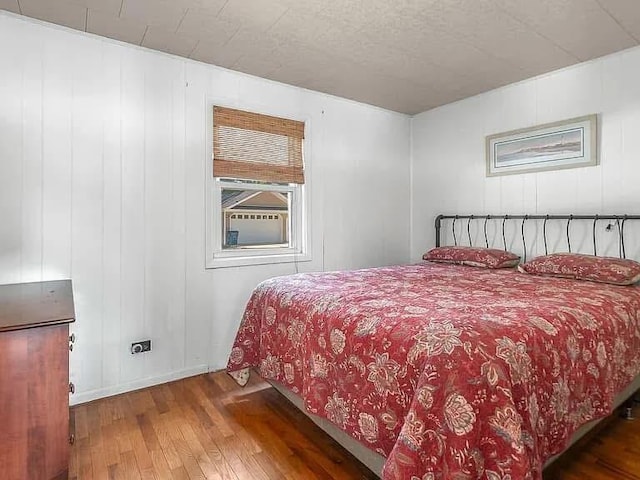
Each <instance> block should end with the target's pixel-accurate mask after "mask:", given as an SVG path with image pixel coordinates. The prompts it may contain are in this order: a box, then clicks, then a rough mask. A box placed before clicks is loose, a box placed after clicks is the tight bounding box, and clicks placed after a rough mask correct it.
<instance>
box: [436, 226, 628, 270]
mask: <svg viewBox="0 0 640 480" xmlns="http://www.w3.org/2000/svg"><path fill="white" fill-rule="evenodd" d="M444 220H452V222H451V230H452V233H453V242H454V245H456V246H458V244H460V245H461V244H462V243H461V242H458V237H457V234H456V223H457V222H458V221H459V220H466V221H467V222H466V223H467V237H468V240H469V246H473V241H472V239H471V222H472V221H474V220H476V221H482V222H483V227H482V230H483V233H484V242H485V246H486V247H487V248H489V236H488V234H487V223H488V222H489V221H490V220H502V243H503V247H504V250H505V251H506V250H507V238H506V234H505V224H506V222H507V220H520V221H521V224H520V235H521V238H522V249H523V252H524V255H523V260H524V261H526V260H527V239H526V235H525V228H524V227H525V223H526V222H527V221H529V220H531V221H542V222H543V223H542V236H543V239H544V252H545V255H548V253H549V248H548V244H547V222H549V221H550V220H552V221H566V237H567V246H568V248H569V252H571V234H570V230H571V222H573V221H574V220H590V221H592V222H593V224H592V236H593V239H592V240H593V255H597V254H598V246H597V240H596V226H597V224H598V222H599V221H602V220H607V221H609V222H615V226H616V227H617V230H618V239H619V242H618V245H619V248H618V250H619V252H618V254H619V257H620V258H627V252H626V249H625V243H624V226H625V222H626V221H627V220H640V215H438V216H437V217H436V221H435V229H436V247H439V246H440V244H441V237H442V224H443V221H444ZM612 226H613V224H612V223H609V224H608V225H607V229H610V228H611V227H612Z"/></svg>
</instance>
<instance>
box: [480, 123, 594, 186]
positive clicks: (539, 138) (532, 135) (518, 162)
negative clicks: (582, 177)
mask: <svg viewBox="0 0 640 480" xmlns="http://www.w3.org/2000/svg"><path fill="white" fill-rule="evenodd" d="M596 139H597V116H596V115H588V116H586V117H579V118H572V119H570V120H564V121H561V122H555V123H547V124H545V125H539V126H536V127H531V128H524V129H521V130H513V131H511V132H505V133H499V134H496V135H490V136H488V137H487V139H486V148H487V152H486V156H487V176H488V177H493V176H496V175H510V174H515V173H527V172H540V171H543V170H558V169H562V168H577V167H588V166H593V165H597V164H598V155H597V145H596Z"/></svg>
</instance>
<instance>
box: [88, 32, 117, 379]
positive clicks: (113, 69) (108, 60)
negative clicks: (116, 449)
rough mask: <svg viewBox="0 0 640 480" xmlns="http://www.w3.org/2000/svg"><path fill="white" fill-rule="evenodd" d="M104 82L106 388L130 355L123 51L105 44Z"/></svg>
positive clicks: (103, 320) (103, 54)
mask: <svg viewBox="0 0 640 480" xmlns="http://www.w3.org/2000/svg"><path fill="white" fill-rule="evenodd" d="M102 52H103V53H102V57H103V62H102V71H101V72H100V75H101V76H102V78H103V79H104V82H103V86H104V97H105V101H104V105H103V106H102V118H103V138H102V154H103V165H102V175H103V193H102V195H103V237H102V275H103V291H102V297H103V299H102V304H103V316H102V349H103V355H102V356H103V359H105V360H104V361H103V364H102V382H103V385H104V386H113V385H117V384H118V383H119V381H120V363H121V358H122V356H123V355H124V353H126V347H125V346H124V345H122V343H121V341H120V338H121V310H120V306H121V298H122V292H121V290H120V285H121V281H122V276H121V268H122V264H121V260H120V259H121V236H122V229H121V222H122V207H123V206H122V148H121V147H122V129H123V121H122V111H123V109H122V95H123V91H122V88H121V87H122V81H121V79H122V68H121V64H120V62H121V58H122V50H121V49H120V48H118V47H117V46H115V45H112V44H110V43H106V42H105V43H104V45H103V51H102ZM78 324H79V322H78Z"/></svg>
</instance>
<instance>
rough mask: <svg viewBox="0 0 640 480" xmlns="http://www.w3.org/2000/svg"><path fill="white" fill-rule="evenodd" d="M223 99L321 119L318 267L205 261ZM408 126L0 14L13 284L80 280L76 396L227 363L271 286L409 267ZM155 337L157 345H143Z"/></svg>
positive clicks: (4, 212) (316, 176) (315, 146)
mask: <svg viewBox="0 0 640 480" xmlns="http://www.w3.org/2000/svg"><path fill="white" fill-rule="evenodd" d="M222 97H224V98H226V99H229V101H231V102H233V103H234V104H236V105H238V106H242V105H245V104H246V105H262V106H265V107H266V108H269V107H274V108H280V107H283V106H284V107H286V109H289V110H295V111H299V112H302V113H303V114H304V115H305V117H306V118H308V119H309V122H310V126H311V132H312V138H311V149H310V150H311V151H309V152H307V156H308V158H309V160H310V164H309V172H310V175H309V184H310V185H309V187H310V192H311V206H312V218H311V233H312V253H313V260H312V261H311V262H305V263H300V264H299V265H297V266H296V265H292V264H280V265H262V266H251V267H241V268H226V269H217V270H205V268H204V264H205V258H204V255H205V230H204V229H205V171H206V168H205V165H206V164H205V162H207V161H208V158H209V155H208V152H207V145H206V115H207V102H208V101H210V99H211V98H222ZM409 123H410V122H409V119H408V117H406V116H403V115H399V114H395V113H391V112H387V111H384V110H381V109H378V108H374V107H370V106H367V105H362V104H358V103H355V102H351V101H347V100H342V99H339V98H335V97H331V96H328V95H323V94H319V93H315V92H310V91H306V90H301V89H298V88H294V87H289V86H286V85H282V84H278V83H274V82H269V81H266V80H262V79H259V78H255V77H250V76H246V75H242V74H238V73H234V72H231V71H228V70H224V69H219V68H216V67H212V66H209V65H204V64H199V63H197V62H193V61H189V60H185V59H181V58H177V57H171V56H168V55H164V54H160V53H156V52H152V51H148V50H144V49H140V48H136V47H131V46H128V45H124V44H118V43H116V42H113V41H109V40H103V39H100V38H98V37H93V36H90V35H85V34H81V33H76V32H71V31H67V30H65V29H62V28H59V27H52V26H47V25H44V24H40V23H38V22H35V21H31V20H23V19H21V18H20V17H17V16H13V15H8V14H2V13H0V283H13V282H23V281H38V280H48V279H58V278H72V279H73V282H74V294H75V301H76V312H77V322H76V324H75V326H74V327H73V330H74V331H75V333H76V335H77V338H78V340H77V342H76V347H75V350H74V352H73V353H72V355H71V377H72V380H73V381H74V382H75V384H76V387H77V391H78V393H77V394H76V396H74V397H73V398H72V402H79V401H86V400H89V399H93V398H97V397H100V396H105V395H109V394H113V393H116V392H120V391H125V390H129V389H133V388H137V387H140V386H144V385H148V384H151V383H156V382H160V381H163V380H167V379H172V378H178V377H181V376H186V375H189V374H193V373H197V372H201V371H205V370H207V369H212V370H213V369H220V368H223V367H224V366H225V364H226V357H227V354H228V352H229V350H230V344H231V341H232V340H233V337H234V335H235V331H236V329H237V326H238V323H239V321H240V317H241V314H242V311H243V309H244V304H245V302H246V301H247V299H248V297H249V295H250V293H251V291H252V289H253V287H254V286H255V285H256V284H257V283H258V282H260V281H262V280H264V279H266V278H268V277H271V276H274V275H283V274H288V273H293V272H294V271H296V270H301V271H302V270H322V269H323V268H324V269H327V270H328V269H348V268H357V267H365V266H375V265H386V264H394V263H402V262H406V261H408V259H409V221H410V219H409V216H408V215H406V214H405V212H407V211H408V210H409V201H410V198H409V197H410V196H409V191H408V188H407V187H408V185H409V160H408V159H409V141H408V139H409ZM399 212H400V213H399ZM144 338H151V339H152V342H153V351H152V352H151V353H149V354H144V355H135V356H133V355H131V354H130V353H129V346H130V344H131V342H133V341H135V340H139V339H144Z"/></svg>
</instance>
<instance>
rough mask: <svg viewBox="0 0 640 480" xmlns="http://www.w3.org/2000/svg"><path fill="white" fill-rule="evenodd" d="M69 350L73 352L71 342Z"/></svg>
mask: <svg viewBox="0 0 640 480" xmlns="http://www.w3.org/2000/svg"><path fill="white" fill-rule="evenodd" d="M69 351H70V352H73V343H70V344H69Z"/></svg>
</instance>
